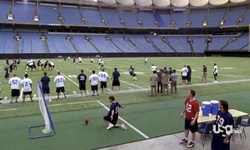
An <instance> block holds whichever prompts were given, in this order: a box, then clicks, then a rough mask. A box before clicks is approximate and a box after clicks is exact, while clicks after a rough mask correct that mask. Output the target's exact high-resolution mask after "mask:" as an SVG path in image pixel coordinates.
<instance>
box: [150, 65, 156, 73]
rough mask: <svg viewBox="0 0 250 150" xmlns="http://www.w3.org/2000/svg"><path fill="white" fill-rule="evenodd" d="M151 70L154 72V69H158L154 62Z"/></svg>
mask: <svg viewBox="0 0 250 150" xmlns="http://www.w3.org/2000/svg"><path fill="white" fill-rule="evenodd" d="M151 71H152V72H153V71H157V66H155V65H154V64H152V66H151Z"/></svg>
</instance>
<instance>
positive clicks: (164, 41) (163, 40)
mask: <svg viewBox="0 0 250 150" xmlns="http://www.w3.org/2000/svg"><path fill="white" fill-rule="evenodd" d="M161 40H162V42H163V43H168V44H169V41H168V40H167V39H166V38H165V37H164V38H163V39H161Z"/></svg>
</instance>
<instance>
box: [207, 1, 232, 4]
mask: <svg viewBox="0 0 250 150" xmlns="http://www.w3.org/2000/svg"><path fill="white" fill-rule="evenodd" d="M227 2H228V0H209V3H210V4H212V5H223V4H226V3H227Z"/></svg>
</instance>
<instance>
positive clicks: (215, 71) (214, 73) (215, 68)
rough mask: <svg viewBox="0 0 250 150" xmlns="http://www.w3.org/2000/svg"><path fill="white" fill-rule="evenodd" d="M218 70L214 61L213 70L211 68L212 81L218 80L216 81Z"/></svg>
mask: <svg viewBox="0 0 250 150" xmlns="http://www.w3.org/2000/svg"><path fill="white" fill-rule="evenodd" d="M218 72H219V70H218V66H217V64H216V63H214V70H213V75H214V82H218V81H217V76H218Z"/></svg>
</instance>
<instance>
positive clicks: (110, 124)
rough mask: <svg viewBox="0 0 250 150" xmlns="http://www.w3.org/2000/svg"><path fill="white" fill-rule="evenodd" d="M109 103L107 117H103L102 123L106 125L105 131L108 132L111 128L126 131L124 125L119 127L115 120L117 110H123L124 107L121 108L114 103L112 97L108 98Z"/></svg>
mask: <svg viewBox="0 0 250 150" xmlns="http://www.w3.org/2000/svg"><path fill="white" fill-rule="evenodd" d="M109 101H110V103H111V106H110V109H109V113H108V115H107V116H104V117H103V119H104V121H105V122H107V123H108V127H107V129H108V130H109V129H111V128H113V127H117V128H118V127H121V128H122V129H124V130H126V129H127V127H126V125H125V124H124V123H122V124H121V125H120V124H117V120H118V116H119V108H124V107H123V106H121V105H120V104H119V103H118V102H117V101H115V97H114V96H110V97H109Z"/></svg>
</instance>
